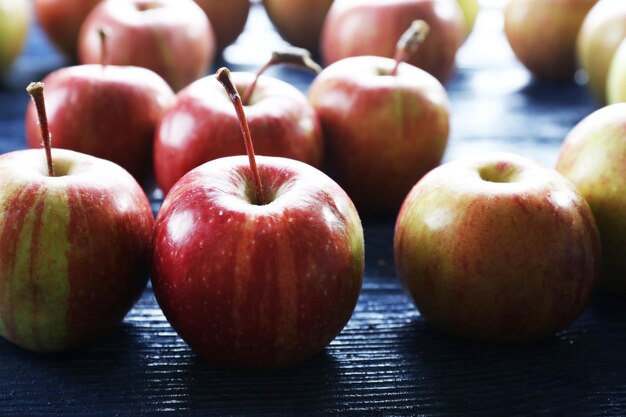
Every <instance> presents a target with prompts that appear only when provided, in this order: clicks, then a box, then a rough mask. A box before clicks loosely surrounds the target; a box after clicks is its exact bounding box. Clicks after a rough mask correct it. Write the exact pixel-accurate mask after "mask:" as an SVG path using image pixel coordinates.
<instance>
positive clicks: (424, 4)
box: [321, 0, 466, 82]
mask: <svg viewBox="0 0 626 417" xmlns="http://www.w3.org/2000/svg"><path fill="white" fill-rule="evenodd" d="M416 19H422V20H424V21H426V23H428V25H429V26H430V32H429V35H428V38H427V39H426V41H425V42H424V44H423V45H422V46H420V48H419V50H418V51H417V53H416V54H415V55H414V56H413V57H412V58H411V59H410V60H409V61H407V62H408V63H409V64H412V65H414V66H416V67H419V68H421V69H423V70H425V71H426V72H428V73H430V74H432V75H434V76H435V77H436V78H437V79H438V80H439V81H441V82H444V81H445V80H447V79H448V78H449V77H450V76H451V74H452V72H453V70H454V64H455V57H456V52H457V50H458V49H459V47H460V46H461V44H462V43H463V40H464V39H465V28H466V24H465V20H464V18H463V14H462V12H461V8H460V6H459V5H458V3H457V2H456V0H387V1H374V0H336V1H335V2H334V3H333V5H332V7H331V8H330V10H329V12H328V16H327V17H326V20H325V22H324V27H323V29H322V38H321V52H322V56H323V58H324V61H325V63H326V64H331V63H333V62H336V61H338V60H340V59H342V58H347V57H350V56H359V55H376V56H381V57H388V58H392V57H393V56H394V52H395V47H396V42H397V41H398V39H399V38H400V36H401V35H402V33H403V32H404V31H405V30H406V28H407V27H409V25H410V24H411V22H412V21H414V20H416Z"/></svg>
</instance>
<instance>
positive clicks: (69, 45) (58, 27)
mask: <svg viewBox="0 0 626 417" xmlns="http://www.w3.org/2000/svg"><path fill="white" fill-rule="evenodd" d="M8 1H15V0H8ZM101 1H102V0H34V4H35V12H36V14H37V20H38V21H39V24H40V25H41V28H42V29H43V31H44V32H45V33H46V35H47V36H48V39H50V41H51V42H52V44H53V45H55V46H56V47H57V49H59V50H60V51H61V52H62V53H63V54H64V55H65V56H67V57H68V58H70V59H72V60H74V59H76V56H77V55H76V54H77V52H76V47H77V45H78V34H79V32H80V27H81V25H82V24H83V21H84V20H85V18H86V17H87V15H88V14H89V12H91V10H92V9H93V8H94V7H95V6H96V5H97V4H98V3H100V2H101Z"/></svg>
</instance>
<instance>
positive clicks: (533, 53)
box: [504, 0, 597, 81]
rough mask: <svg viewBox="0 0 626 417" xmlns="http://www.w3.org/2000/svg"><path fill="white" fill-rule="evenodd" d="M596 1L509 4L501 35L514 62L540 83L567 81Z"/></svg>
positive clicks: (529, 0)
mask: <svg viewBox="0 0 626 417" xmlns="http://www.w3.org/2000/svg"><path fill="white" fill-rule="evenodd" d="M596 2H597V0H565V1H564V0H509V2H508V3H507V4H506V7H505V9H504V31H505V34H506V37H507V39H508V41H509V44H510V45H511V48H512V49H513V52H514V53H515V55H516V56H517V58H518V59H519V60H520V61H521V63H522V64H524V66H526V68H528V70H529V71H530V72H532V73H533V74H534V75H535V76H537V77H538V78H541V79H546V80H553V81H569V80H572V79H573V77H574V73H575V72H576V70H577V69H578V63H577V61H576V39H577V35H578V31H579V29H580V26H581V25H582V23H583V20H584V19H585V17H586V16H587V13H588V12H589V10H590V9H591V8H592V7H593V6H594V4H596Z"/></svg>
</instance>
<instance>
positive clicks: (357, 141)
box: [309, 56, 449, 214]
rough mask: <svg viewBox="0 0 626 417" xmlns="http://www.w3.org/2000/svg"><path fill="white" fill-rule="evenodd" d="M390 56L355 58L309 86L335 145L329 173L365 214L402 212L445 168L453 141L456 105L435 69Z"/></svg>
mask: <svg viewBox="0 0 626 417" xmlns="http://www.w3.org/2000/svg"><path fill="white" fill-rule="evenodd" d="M394 66H395V61H394V60H392V59H389V58H382V57H373V56H370V57H367V56H365V57H351V58H345V59H343V60H341V61H338V62H335V63H334V64H332V65H330V66H328V67H327V68H326V69H324V70H323V71H322V72H321V73H320V74H319V75H318V77H317V78H316V79H315V80H314V81H313V84H312V85H311V87H310V89H309V101H310V102H311V104H312V105H313V108H314V109H315V111H316V112H317V114H318V116H319V118H320V122H321V124H322V129H323V132H324V139H325V141H326V148H327V162H328V166H329V167H328V170H329V172H331V175H332V176H333V177H334V178H336V180H337V182H338V183H339V184H340V185H341V186H342V187H343V188H344V189H345V190H346V191H347V192H348V195H350V197H351V198H352V201H354V203H355V204H356V206H357V208H358V209H359V213H361V214H364V213H367V214H371V213H389V212H392V211H394V212H395V211H397V210H398V208H399V207H400V205H401V203H402V201H403V200H404V197H406V194H407V193H408V192H409V191H410V190H411V187H413V185H415V182H417V180H419V179H420V178H421V177H422V176H423V175H424V174H426V173H427V172H428V171H430V170H431V169H433V168H434V167H436V166H437V165H439V163H440V162H441V158H442V157H443V154H444V151H445V149H446V144H447V141H448V133H449V103H448V97H447V94H446V91H445V90H444V88H443V86H442V85H441V83H439V81H437V80H436V79H435V78H434V77H433V76H431V75H430V74H428V73H427V72H425V71H423V70H421V69H419V68H416V67H414V66H412V65H409V64H401V65H400V66H399V68H398V73H397V75H396V76H392V75H388V74H390V73H391V71H392V69H393V67H394Z"/></svg>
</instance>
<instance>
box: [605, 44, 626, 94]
mask: <svg viewBox="0 0 626 417" xmlns="http://www.w3.org/2000/svg"><path fill="white" fill-rule="evenodd" d="M606 99H607V102H608V103H609V104H615V103H624V102H626V38H624V40H623V41H622V43H621V44H620V46H619V47H618V48H617V50H616V51H615V54H613V59H612V60H611V65H610V66H609V72H608V74H607V80H606Z"/></svg>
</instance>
